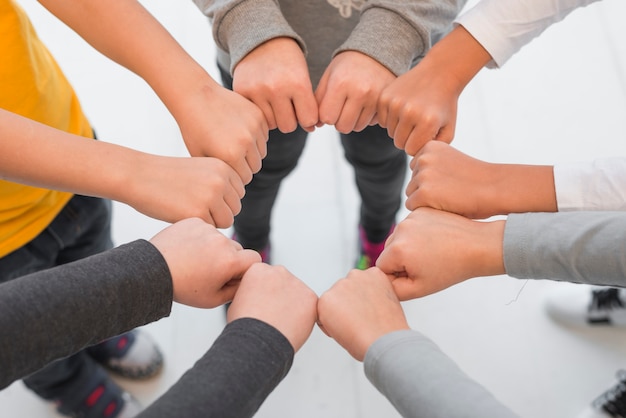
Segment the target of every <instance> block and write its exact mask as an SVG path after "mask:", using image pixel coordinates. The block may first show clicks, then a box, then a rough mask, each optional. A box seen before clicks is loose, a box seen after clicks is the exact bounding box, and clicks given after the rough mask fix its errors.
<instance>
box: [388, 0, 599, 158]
mask: <svg viewBox="0 0 626 418" xmlns="http://www.w3.org/2000/svg"><path fill="white" fill-rule="evenodd" d="M593 1H596V0H558V1H553V2H546V1H542V0H532V1H523V2H522V1H498V0H495V1H494V0H483V1H481V2H480V3H478V4H477V5H476V6H474V7H473V8H472V9H471V10H470V11H469V12H467V13H465V14H464V15H463V16H461V18H460V19H459V21H458V23H459V25H458V26H456V27H455V28H454V30H452V32H450V34H448V35H447V36H446V37H444V38H443V39H442V40H441V41H439V42H438V43H437V44H436V45H435V46H434V47H433V48H432V50H431V51H430V52H429V53H428V54H427V55H426V57H425V58H424V59H423V60H422V62H421V63H420V64H419V65H417V66H416V67H415V68H414V69H413V70H411V71H409V72H408V73H407V74H405V75H404V76H402V77H399V78H398V80H397V81H396V82H394V83H392V84H391V85H390V86H389V87H388V88H387V89H385V90H384V91H383V93H382V94H381V97H380V101H379V104H378V117H379V122H380V124H381V126H384V127H386V128H387V130H388V132H389V135H390V136H391V137H392V138H394V143H395V144H396V146H397V147H399V148H402V149H405V150H406V151H407V153H408V154H409V155H415V153H416V152H417V151H418V150H419V149H420V148H421V147H422V146H423V145H424V144H425V143H426V142H427V141H430V140H433V139H435V140H440V141H444V142H448V143H450V142H451V141H452V139H453V138H454V130H455V125H456V110H457V102H458V98H459V96H460V94H461V92H462V91H463V89H464V88H465V86H466V85H467V84H468V83H469V82H470V81H471V80H472V79H473V78H474V76H475V75H476V74H477V73H478V72H479V71H480V70H481V69H482V68H483V67H484V66H493V65H494V64H493V63H494V61H495V62H496V63H497V64H498V65H503V64H504V62H505V61H506V60H507V59H508V58H510V56H512V55H513V54H514V53H515V52H517V51H518V50H519V48H521V46H522V45H524V44H526V43H528V42H530V41H531V40H532V39H533V38H535V37H536V36H539V34H540V33H542V32H543V31H544V30H545V29H546V28H547V27H548V26H550V25H551V24H553V23H556V22H558V21H560V20H562V19H563V18H564V17H565V16H566V15H567V14H569V13H570V12H571V11H572V10H574V9H575V8H577V7H580V6H584V5H587V4H589V3H591V2H593Z"/></svg>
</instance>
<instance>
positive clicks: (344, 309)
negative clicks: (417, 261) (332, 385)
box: [318, 268, 513, 418]
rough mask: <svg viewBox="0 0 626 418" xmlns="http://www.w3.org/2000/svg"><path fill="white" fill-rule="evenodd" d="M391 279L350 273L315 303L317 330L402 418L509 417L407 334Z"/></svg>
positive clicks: (430, 346) (436, 352)
mask: <svg viewBox="0 0 626 418" xmlns="http://www.w3.org/2000/svg"><path fill="white" fill-rule="evenodd" d="M389 279H390V277H388V276H387V275H385V274H384V273H383V272H382V271H381V270H379V269H377V268H371V269H368V270H366V271H357V270H353V271H352V272H350V273H349V274H348V276H347V277H346V278H345V279H341V280H339V281H338V282H337V283H335V284H334V285H333V286H332V287H331V288H330V289H329V290H328V291H326V292H325V293H324V294H323V295H322V297H321V298H320V300H319V302H318V313H319V325H320V327H321V328H322V330H324V332H326V334H328V335H329V336H330V337H332V338H334V339H335V340H336V341H337V342H338V343H339V344H340V345H341V346H342V347H344V348H345V349H346V350H347V351H348V352H349V353H350V354H351V355H352V356H353V357H354V358H355V359H357V360H359V361H364V366H365V374H366V375H367V377H368V379H369V380H370V381H371V382H372V384H374V386H376V388H377V389H378V390H379V391H380V392H381V393H382V394H383V395H385V397H387V399H389V401H390V402H391V403H392V404H393V405H394V407H395V408H396V409H397V410H398V412H399V413H400V414H401V415H402V416H404V417H428V418H437V417H494V418H495V417H498V418H499V417H509V416H513V414H512V413H511V412H510V411H509V410H508V409H506V408H505V407H504V406H503V405H502V404H500V403H499V402H498V401H497V400H495V399H494V398H493V396H492V395H491V394H490V393H489V392H487V391H486V390H485V389H484V388H483V387H481V386H480V385H479V384H478V383H476V382H475V381H473V380H472V379H470V378H469V377H468V376H466V375H465V374H464V373H463V372H462V371H461V370H460V369H459V367H458V366H457V365H456V364H454V362H453V361H452V360H451V359H450V358H449V357H447V356H446V355H445V354H444V353H442V352H441V350H440V349H439V348H438V347H437V346H436V345H435V344H434V343H433V342H432V341H430V340H429V339H428V338H426V337H424V336H423V335H421V334H419V333H418V332H416V331H411V330H409V326H408V324H407V322H406V318H405V316H404V312H403V311H402V307H401V306H400V302H399V300H398V298H397V297H396V295H395V293H394V289H393V287H392V285H391V282H390V280H389Z"/></svg>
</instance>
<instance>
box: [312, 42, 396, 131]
mask: <svg viewBox="0 0 626 418" xmlns="http://www.w3.org/2000/svg"><path fill="white" fill-rule="evenodd" d="M395 78H396V76H395V75H394V74H393V73H392V72H391V71H389V70H388V69H387V68H386V67H385V66H383V65H382V64H380V63H379V62H378V61H376V60H374V59H373V58H371V57H369V56H367V55H365V54H363V53H361V52H357V51H345V52H342V53H340V54H338V55H337V56H335V58H333V60H332V61H331V62H330V64H329V65H328V68H327V69H326V71H324V74H323V75H322V78H321V79H320V82H319V85H318V86H317V89H316V91H315V97H316V99H317V102H318V104H319V115H320V116H319V117H320V124H327V125H334V126H335V128H336V129H337V130H338V131H339V132H341V133H344V134H347V133H350V132H352V131H356V132H360V131H362V130H363V129H365V128H366V127H367V126H368V125H371V124H375V123H376V104H377V101H378V97H379V96H380V93H381V91H382V90H383V88H385V86H387V85H388V84H390V83H391V82H392V81H393V80H395Z"/></svg>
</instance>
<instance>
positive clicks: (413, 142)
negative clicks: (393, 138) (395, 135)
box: [405, 124, 439, 155]
mask: <svg viewBox="0 0 626 418" xmlns="http://www.w3.org/2000/svg"><path fill="white" fill-rule="evenodd" d="M438 132H439V124H435V125H432V124H423V125H421V126H418V127H415V128H414V130H413V132H411V133H410V134H409V135H410V137H408V138H407V144H406V145H405V151H406V152H407V154H409V155H417V153H418V152H419V151H420V150H421V149H422V148H423V147H424V145H425V144H426V143H427V142H428V141H432V140H433V139H435V138H436V137H437V133H438Z"/></svg>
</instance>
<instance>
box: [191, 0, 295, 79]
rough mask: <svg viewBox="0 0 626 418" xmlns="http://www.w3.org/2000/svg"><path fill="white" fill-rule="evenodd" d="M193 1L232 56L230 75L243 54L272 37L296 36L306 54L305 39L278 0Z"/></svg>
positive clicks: (221, 48) (214, 36)
mask: <svg viewBox="0 0 626 418" xmlns="http://www.w3.org/2000/svg"><path fill="white" fill-rule="evenodd" d="M193 1H194V3H195V4H196V6H198V8H199V9H200V11H202V13H203V14H204V15H206V16H207V17H208V18H209V21H210V22H211V24H212V28H213V38H214V40H215V43H216V45H217V47H218V48H219V49H220V50H222V51H224V52H226V53H227V54H228V55H229V58H230V68H227V70H229V71H230V73H231V74H232V72H233V69H234V68H235V66H236V65H237V64H238V63H239V61H241V59H242V58H243V57H245V56H246V55H247V54H248V53H249V52H250V51H252V50H253V49H255V48H256V47H257V46H259V45H261V44H262V43H264V42H266V41H268V40H270V39H273V38H278V37H289V38H293V39H294V40H295V41H296V42H298V44H300V48H302V50H303V51H305V53H306V46H305V44H304V41H303V40H302V38H301V37H300V36H299V35H298V34H297V33H296V32H295V31H294V30H293V29H292V28H291V26H290V25H289V23H288V22H287V20H286V19H285V18H284V16H283V14H282V12H281V10H280V6H279V5H278V1H277V0H245V1H244V0H193Z"/></svg>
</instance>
